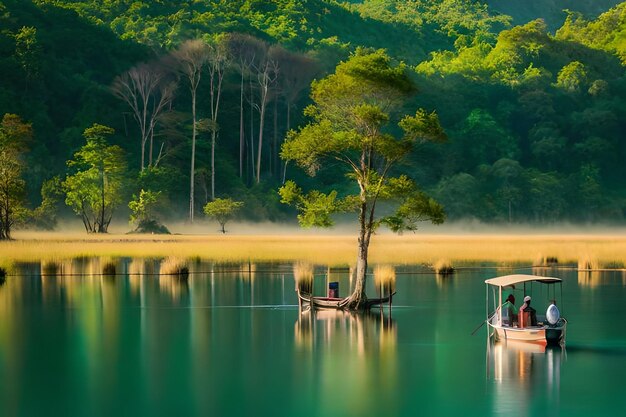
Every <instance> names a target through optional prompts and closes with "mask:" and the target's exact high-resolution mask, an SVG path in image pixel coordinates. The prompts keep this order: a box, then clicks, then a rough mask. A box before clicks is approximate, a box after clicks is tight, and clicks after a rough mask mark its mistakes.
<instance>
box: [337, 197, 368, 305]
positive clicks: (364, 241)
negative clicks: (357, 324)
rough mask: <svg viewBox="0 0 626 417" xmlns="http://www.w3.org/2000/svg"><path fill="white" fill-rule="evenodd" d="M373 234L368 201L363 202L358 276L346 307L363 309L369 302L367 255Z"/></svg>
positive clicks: (360, 220)
mask: <svg viewBox="0 0 626 417" xmlns="http://www.w3.org/2000/svg"><path fill="white" fill-rule="evenodd" d="M371 236H372V229H371V224H370V223H369V222H368V221H367V203H366V202H362V203H361V207H360V210H359V239H358V244H359V247H358V252H357V261H356V277H355V281H354V290H353V291H352V294H351V295H350V297H348V298H347V299H346V300H345V301H344V304H343V306H344V308H346V309H350V310H361V309H363V308H365V305H366V302H367V295H366V294H365V284H366V282H367V257H368V252H369V246H370V238H371Z"/></svg>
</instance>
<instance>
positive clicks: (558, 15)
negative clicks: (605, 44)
mask: <svg viewBox="0 0 626 417" xmlns="http://www.w3.org/2000/svg"><path fill="white" fill-rule="evenodd" d="M485 3H487V4H488V5H489V7H490V8H491V10H493V11H494V12H498V13H503V14H506V15H509V16H511V17H513V23H514V24H524V23H528V22H530V21H531V20H535V19H539V18H541V19H544V21H545V22H546V24H547V25H548V28H549V29H550V30H551V31H554V30H556V29H558V28H559V27H560V26H561V25H562V24H563V22H564V21H565V18H566V17H567V10H569V11H575V12H579V13H582V14H583V15H584V16H585V17H586V18H590V19H593V18H596V17H597V16H598V15H600V14H602V13H604V12H605V11H607V10H608V9H610V8H611V7H613V6H615V5H617V4H619V3H620V1H619V0H592V1H588V0H486V1H485Z"/></svg>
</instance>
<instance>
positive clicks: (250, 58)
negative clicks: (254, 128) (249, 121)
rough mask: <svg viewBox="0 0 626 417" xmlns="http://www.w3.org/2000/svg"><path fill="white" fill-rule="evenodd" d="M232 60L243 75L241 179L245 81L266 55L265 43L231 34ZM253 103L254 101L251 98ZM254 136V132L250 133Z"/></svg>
mask: <svg viewBox="0 0 626 417" xmlns="http://www.w3.org/2000/svg"><path fill="white" fill-rule="evenodd" d="M226 43H227V45H228V51H229V53H230V55H231V60H232V61H233V62H234V63H235V64H236V65H237V69H238V70H239V73H240V75H241V85H240V90H239V177H241V178H243V160H244V155H245V147H246V145H245V128H244V106H243V101H244V81H245V78H246V76H247V77H250V75H251V71H252V66H253V65H254V63H255V62H256V61H257V59H259V58H260V57H262V56H263V55H264V54H265V50H266V49H267V46H266V44H265V42H263V41H261V40H259V39H257V38H255V37H253V36H250V35H246V34H241V33H231V34H229V35H228V36H227V38H226ZM250 100H251V103H253V102H254V101H253V100H252V97H250ZM250 134H251V135H252V132H250Z"/></svg>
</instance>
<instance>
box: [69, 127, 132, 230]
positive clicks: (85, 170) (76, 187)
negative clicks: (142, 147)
mask: <svg viewBox="0 0 626 417" xmlns="http://www.w3.org/2000/svg"><path fill="white" fill-rule="evenodd" d="M113 133H115V131H114V130H113V129H112V128H110V127H108V126H103V125H100V124H94V125H93V126H92V127H90V128H87V129H85V132H84V134H83V136H84V137H85V140H86V141H87V143H86V144H85V145H84V146H83V147H82V148H80V150H78V151H77V152H76V153H75V154H74V159H72V160H70V161H68V162H67V164H68V166H69V167H70V169H72V170H75V172H74V173H73V174H71V175H68V176H67V177H66V179H65V181H64V182H63V187H64V189H65V193H66V198H65V203H66V204H67V205H68V206H70V207H71V208H72V209H73V210H74V212H75V213H76V214H78V215H80V216H81V218H82V221H83V224H84V226H85V230H86V231H87V232H88V233H107V231H108V228H109V224H110V223H111V218H112V217H113V212H114V210H115V209H116V208H117V207H118V206H119V205H120V204H121V202H122V195H123V185H124V174H125V172H126V161H125V159H124V152H123V151H122V149H121V148H120V147H119V146H117V145H108V144H107V141H106V137H107V136H110V135H112V134H113Z"/></svg>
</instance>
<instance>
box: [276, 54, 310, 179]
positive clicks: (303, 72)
mask: <svg viewBox="0 0 626 417" xmlns="http://www.w3.org/2000/svg"><path fill="white" fill-rule="evenodd" d="M274 57H275V59H276V60H277V61H278V63H279V65H280V74H279V77H278V84H279V87H280V92H281V94H282V95H283V97H284V99H285V104H286V107H287V115H286V117H287V126H286V127H287V131H289V130H290V129H291V108H292V107H293V106H294V105H295V103H296V102H297V101H298V99H300V97H301V95H302V93H303V92H304V91H306V90H307V89H308V88H309V86H310V85H311V81H312V80H313V78H315V76H316V75H318V74H319V73H320V67H319V64H318V62H317V60H315V59H313V58H311V57H309V56H307V55H305V54H298V53H293V52H290V51H288V50H286V49H284V48H276V50H275V51H274ZM286 170H287V161H285V163H284V165H283V183H284V182H285V176H286Z"/></svg>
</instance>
